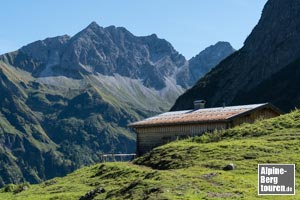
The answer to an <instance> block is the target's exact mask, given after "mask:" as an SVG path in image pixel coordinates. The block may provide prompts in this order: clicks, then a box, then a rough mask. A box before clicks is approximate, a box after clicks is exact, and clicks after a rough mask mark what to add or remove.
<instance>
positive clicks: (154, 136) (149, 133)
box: [135, 108, 279, 155]
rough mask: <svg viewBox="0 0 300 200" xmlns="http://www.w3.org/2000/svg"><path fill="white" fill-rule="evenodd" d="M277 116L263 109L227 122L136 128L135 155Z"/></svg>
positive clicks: (275, 113) (269, 110)
mask: <svg viewBox="0 0 300 200" xmlns="http://www.w3.org/2000/svg"><path fill="white" fill-rule="evenodd" d="M278 115H279V113H277V112H275V111H273V110H271V109H268V108H263V109H260V110H254V111H252V112H249V113H248V114H245V115H241V116H237V117H236V118H234V119H233V120H231V121H228V122H210V123H203V124H185V125H175V124H174V125H168V126H152V127H151V126H148V127H136V128H135V131H136V133H137V154H138V155H142V154H145V153H147V152H149V151H150V150H151V149H153V148H155V147H157V146H160V145H163V144H165V143H168V142H171V141H174V140H176V139H181V138H186V137H189V136H195V135H201V134H203V133H204V132H210V131H214V130H216V129H217V130H220V129H227V128H231V127H234V126H237V125H240V124H243V123H253V122H254V121H255V120H258V119H267V118H272V117H276V116H278Z"/></svg>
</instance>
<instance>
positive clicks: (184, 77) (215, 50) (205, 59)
mask: <svg viewBox="0 0 300 200" xmlns="http://www.w3.org/2000/svg"><path fill="white" fill-rule="evenodd" d="M233 52H235V49H234V48H233V47H232V46H231V45H230V43H229V42H217V43H216V44H215V45H211V46H209V47H207V48H206V49H204V50H203V51H201V52H200V53H199V54H198V55H196V56H195V57H193V58H191V59H190V60H189V61H188V65H187V66H186V67H185V68H183V69H182V70H181V71H180V72H179V73H178V75H177V79H178V81H179V82H181V83H182V84H186V86H187V87H189V86H192V85H194V84H195V83H196V81H197V80H199V79H200V78H201V77H202V76H204V75H205V74H206V73H207V72H209V71H210V70H211V69H212V68H213V67H215V66H216V65H217V64H219V62H221V61H222V60H223V59H225V58H226V57H228V56H229V55H231V54H232V53H233Z"/></svg>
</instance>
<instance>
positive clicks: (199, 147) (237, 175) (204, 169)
mask: <svg viewBox="0 0 300 200" xmlns="http://www.w3.org/2000/svg"><path fill="white" fill-rule="evenodd" d="M299 143H300V111H298V110H296V111H293V112H292V113H290V114H286V115H282V116H280V117H277V118H273V119H269V120H263V121H257V122H256V123H254V124H252V125H249V124H244V125H242V126H239V127H236V128H233V129H230V130H226V131H219V132H214V133H211V134H205V135H203V136H200V137H195V138H190V139H186V140H181V141H176V142H172V143H169V144H167V145H164V146H161V147H158V148H156V149H154V150H153V151H152V152H150V153H148V154H146V155H145V156H143V157H140V158H137V159H136V160H134V161H133V162H132V163H99V164H96V165H93V166H90V167H85V168H82V169H79V170H77V171H75V172H73V173H71V174H69V175H67V176H66V177H63V178H54V179H52V180H48V181H46V182H43V183H41V184H37V185H29V186H28V185H26V184H23V185H7V186H6V187H4V188H2V189H1V192H0V199H17V200H18V199H22V200H23V199H79V198H80V197H82V196H85V197H86V198H85V199H92V198H94V199H220V198H225V199H240V198H244V199H251V200H252V199H274V196H257V164H258V163H290V164H291V163H293V164H296V171H298V172H299V170H300V168H299V166H300V165H299V164H300V159H299V155H300V146H299ZM229 163H233V164H234V165H235V167H236V169H235V170H232V171H224V170H222V168H223V167H224V166H225V165H227V164H229ZM299 178H300V177H299V173H296V196H277V197H276V199H300V196H299V191H298V189H297V188H299V186H300V185H299V184H300V183H299ZM88 197H90V198H88ZM82 199H84V198H82Z"/></svg>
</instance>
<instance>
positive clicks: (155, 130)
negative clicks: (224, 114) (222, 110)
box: [136, 123, 226, 155]
mask: <svg viewBox="0 0 300 200" xmlns="http://www.w3.org/2000/svg"><path fill="white" fill-rule="evenodd" d="M215 129H219V130H220V129H226V123H207V124H191V125H174V126H157V127H141V128H136V132H137V153H138V154H139V155H142V154H144V153H146V152H148V151H150V150H151V149H153V148H155V147H157V146H160V145H163V144H165V143H168V142H171V141H174V140H176V139H182V138H186V137H189V136H195V135H201V134H203V133H204V132H209V131H214V130H215Z"/></svg>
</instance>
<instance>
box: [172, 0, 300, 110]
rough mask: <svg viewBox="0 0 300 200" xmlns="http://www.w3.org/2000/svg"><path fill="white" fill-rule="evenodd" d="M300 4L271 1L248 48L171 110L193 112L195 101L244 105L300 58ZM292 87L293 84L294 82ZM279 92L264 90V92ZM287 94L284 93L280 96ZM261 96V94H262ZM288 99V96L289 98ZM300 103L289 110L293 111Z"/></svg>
mask: <svg viewBox="0 0 300 200" xmlns="http://www.w3.org/2000/svg"><path fill="white" fill-rule="evenodd" d="M299 11H300V2H299V1H295V0H287V1H284V2H283V1H280V0H269V1H268V2H267V4H266V5H265V7H264V10H263V13H262V16H261V19H260V21H259V23H258V25H257V26H256V27H255V28H254V29H253V31H252V33H251V34H250V35H249V37H248V38H247V39H246V41H245V45H244V46H243V48H241V49H240V50H239V51H237V52H235V53H234V54H232V55H231V56H229V57H228V58H227V59H225V60H223V61H222V62H221V63H220V64H219V65H218V66H217V67H215V68H214V69H213V70H212V71H211V72H209V73H208V74H207V75H206V76H205V77H203V78H202V79H200V80H199V81H198V82H197V84H196V85H195V86H194V87H193V88H191V89H190V90H188V91H187V92H186V93H185V94H183V95H182V96H180V97H179V98H178V99H177V101H176V103H175V105H174V106H173V108H172V110H181V109H188V108H192V102H193V101H194V100H195V99H206V100H207V102H208V106H220V105H222V104H223V103H226V104H227V105H233V104H236V103H245V102H246V101H242V100H241V99H242V98H243V96H245V95H246V94H247V93H249V94H250V91H254V90H257V89H259V85H260V84H262V82H264V81H266V80H267V79H271V78H272V77H273V75H275V74H276V73H278V72H279V71H280V70H282V69H283V68H285V67H287V66H288V65H289V64H290V63H292V62H294V61H295V60H297V59H298V58H300V46H299V45H298V44H299V42H300V40H299V38H300V31H299V29H300V20H299V19H300V18H299V17H300V12H299ZM291 84H292V82H291ZM268 90H276V88H272V87H270V88H265V91H262V92H267V91H268ZM284 94H285V91H284V90H282V93H281V95H284ZM260 95H262V94H260ZM281 95H280V96H277V97H275V99H274V98H273V97H272V98H271V97H268V96H265V98H259V96H249V95H248V97H249V98H250V99H248V101H247V102H249V101H251V102H257V101H258V100H264V101H268V102H276V98H282V97H281ZM288 97H289V95H286V98H288ZM296 105H298V106H299V105H300V103H299V102H298V103H296V104H289V105H288V106H284V105H281V104H279V105H277V106H279V107H281V108H285V109H290V108H293V107H295V106H296Z"/></svg>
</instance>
